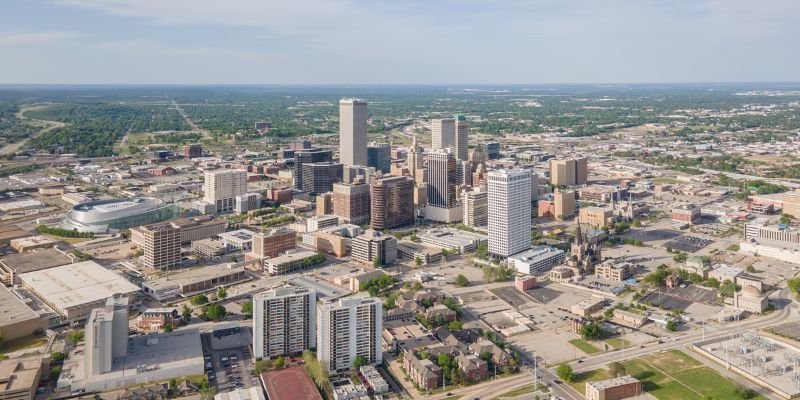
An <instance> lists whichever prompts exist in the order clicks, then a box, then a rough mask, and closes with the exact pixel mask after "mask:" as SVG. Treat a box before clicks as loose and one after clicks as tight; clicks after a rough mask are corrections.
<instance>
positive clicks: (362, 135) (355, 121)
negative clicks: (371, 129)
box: [339, 99, 367, 165]
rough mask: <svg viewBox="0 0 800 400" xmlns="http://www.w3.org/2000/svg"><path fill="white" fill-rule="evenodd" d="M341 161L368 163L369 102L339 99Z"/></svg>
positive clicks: (347, 163) (354, 163)
mask: <svg viewBox="0 0 800 400" xmlns="http://www.w3.org/2000/svg"><path fill="white" fill-rule="evenodd" d="M339 161H340V162H341V163H342V164H344V165H367V102H366V101H364V100H359V99H341V100H340V101H339Z"/></svg>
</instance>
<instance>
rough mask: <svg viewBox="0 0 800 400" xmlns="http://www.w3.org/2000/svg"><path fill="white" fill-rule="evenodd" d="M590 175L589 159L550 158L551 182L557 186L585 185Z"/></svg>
mask: <svg viewBox="0 0 800 400" xmlns="http://www.w3.org/2000/svg"><path fill="white" fill-rule="evenodd" d="M587 177H588V160H587V159H586V158H570V159H566V160H550V183H551V184H553V185H555V186H577V185H585V184H586V180H587Z"/></svg>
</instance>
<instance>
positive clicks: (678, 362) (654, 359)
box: [646, 349, 702, 375]
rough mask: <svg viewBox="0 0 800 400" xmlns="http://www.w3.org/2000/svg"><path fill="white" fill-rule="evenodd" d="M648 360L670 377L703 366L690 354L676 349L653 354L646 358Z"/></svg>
mask: <svg viewBox="0 0 800 400" xmlns="http://www.w3.org/2000/svg"><path fill="white" fill-rule="evenodd" d="M646 360H647V362H648V363H649V364H651V365H652V366H654V367H656V368H658V369H660V370H662V371H664V372H666V373H667V374H669V375H675V374H678V373H681V372H685V371H687V370H690V369H692V368H697V367H701V366H702V364H700V362H699V361H697V360H695V359H694V358H692V357H690V356H689V355H688V354H686V353H684V352H682V351H680V350H675V349H673V350H668V351H665V352H660V353H655V354H651V355H649V356H647V357H646Z"/></svg>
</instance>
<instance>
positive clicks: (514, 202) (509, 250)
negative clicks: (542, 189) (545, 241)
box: [487, 170, 531, 258]
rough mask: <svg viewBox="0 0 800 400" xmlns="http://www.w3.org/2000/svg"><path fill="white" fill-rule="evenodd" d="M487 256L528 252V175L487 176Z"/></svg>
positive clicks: (509, 172)
mask: <svg viewBox="0 0 800 400" xmlns="http://www.w3.org/2000/svg"><path fill="white" fill-rule="evenodd" d="M487 186H488V192H489V253H490V254H492V255H494V256H498V257H503V258H505V257H508V256H510V255H513V254H516V253H519V252H521V251H525V250H527V249H530V248H531V174H530V172H529V171H526V170H497V171H491V172H489V177H488V182H487Z"/></svg>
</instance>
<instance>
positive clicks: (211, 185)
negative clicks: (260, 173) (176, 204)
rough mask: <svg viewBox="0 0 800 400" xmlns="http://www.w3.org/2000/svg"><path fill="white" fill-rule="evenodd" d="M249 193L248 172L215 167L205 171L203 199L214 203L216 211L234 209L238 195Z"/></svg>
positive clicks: (221, 211)
mask: <svg viewBox="0 0 800 400" xmlns="http://www.w3.org/2000/svg"><path fill="white" fill-rule="evenodd" d="M245 193H247V172H244V171H239V170H237V169H215V170H212V171H206V172H205V180H204V181H203V201H204V202H205V203H208V204H213V205H215V207H216V212H218V213H223V212H230V211H233V208H234V206H235V205H236V196H240V195H243V194H245Z"/></svg>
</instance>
